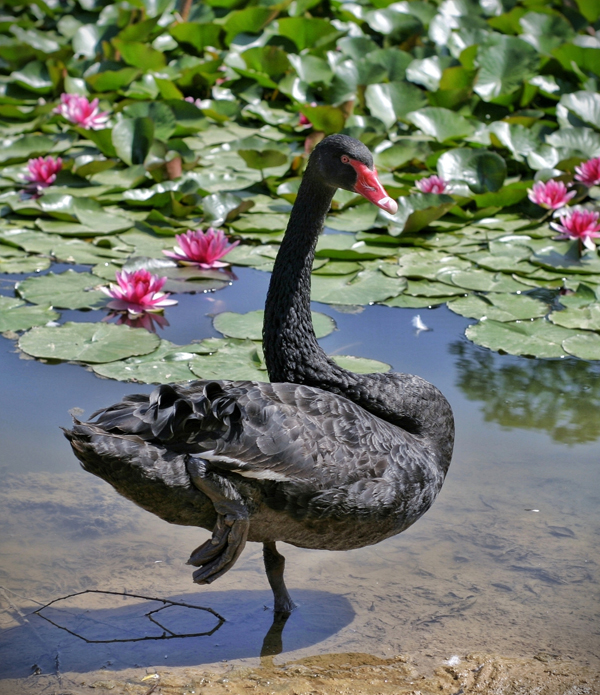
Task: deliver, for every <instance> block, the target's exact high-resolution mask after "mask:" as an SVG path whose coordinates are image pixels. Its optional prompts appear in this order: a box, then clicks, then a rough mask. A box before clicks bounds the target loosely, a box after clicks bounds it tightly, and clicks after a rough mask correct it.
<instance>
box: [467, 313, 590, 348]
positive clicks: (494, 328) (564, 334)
mask: <svg viewBox="0 0 600 695" xmlns="http://www.w3.org/2000/svg"><path fill="white" fill-rule="evenodd" d="M465 335H466V336H467V338H469V340H472V341H473V342H474V343H476V344H477V345H482V346H483V347H487V348H490V349H491V350H495V351H499V350H501V351H502V352H507V353H508V354H509V355H527V356H528V357H545V358H548V357H564V356H565V355H566V352H565V350H563V348H562V342H563V340H566V339H567V338H571V337H573V336H575V335H577V332H576V331H571V330H569V329H567V328H562V327H561V326H556V325H554V324H553V323H550V322H549V321H546V319H542V318H540V319H535V320H534V321H520V322H516V323H501V322H500V321H492V320H487V321H481V322H480V323H476V324H475V325H474V326H469V327H468V328H467V330H466V331H465Z"/></svg>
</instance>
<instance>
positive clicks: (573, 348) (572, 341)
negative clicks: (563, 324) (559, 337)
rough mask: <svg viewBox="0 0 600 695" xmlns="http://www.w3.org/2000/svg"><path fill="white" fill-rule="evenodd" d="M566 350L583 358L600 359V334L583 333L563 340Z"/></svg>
mask: <svg viewBox="0 0 600 695" xmlns="http://www.w3.org/2000/svg"><path fill="white" fill-rule="evenodd" d="M562 346H563V348H564V350H565V352H567V353H569V355H573V356H574V357H579V358H580V359H582V360H600V335H598V334H597V333H582V334H580V335H575V336H573V337H571V338H567V339H566V340H563V343H562Z"/></svg>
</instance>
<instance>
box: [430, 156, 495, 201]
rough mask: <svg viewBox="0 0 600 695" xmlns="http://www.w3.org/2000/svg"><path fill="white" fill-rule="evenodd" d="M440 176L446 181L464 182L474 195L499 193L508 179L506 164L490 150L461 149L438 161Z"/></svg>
mask: <svg viewBox="0 0 600 695" xmlns="http://www.w3.org/2000/svg"><path fill="white" fill-rule="evenodd" d="M437 170H438V174H439V175H440V176H441V178H443V179H444V180H446V181H464V182H465V183H466V184H467V185H468V186H469V188H470V189H471V190H472V191H473V192H474V193H485V192H486V191H494V192H495V191H498V190H500V188H501V187H502V184H503V183H504V179H505V178H506V162H505V161H504V159H502V157H501V156H500V155H499V154H496V153H495V152H489V151H488V150H483V149H481V150H471V149H467V148H459V149H456V150H450V151H448V152H444V154H443V155H442V156H441V157H440V158H439V159H438V163H437Z"/></svg>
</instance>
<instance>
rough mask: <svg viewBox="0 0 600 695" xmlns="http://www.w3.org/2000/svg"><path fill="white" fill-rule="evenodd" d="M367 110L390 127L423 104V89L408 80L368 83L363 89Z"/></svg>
mask: <svg viewBox="0 0 600 695" xmlns="http://www.w3.org/2000/svg"><path fill="white" fill-rule="evenodd" d="M365 99H366V102H367V106H368V107H369V111H370V112H371V115H372V116H375V117H376V118H378V119H379V120H380V121H382V122H383V123H384V124H385V126H386V128H391V127H392V126H393V125H394V124H395V123H396V122H397V121H398V120H405V119H406V117H407V114H409V113H410V112H411V111H416V110H417V109H420V108H421V107H422V106H425V103H426V97H425V95H424V93H423V90H421V89H419V87H417V86H416V85H414V84H409V83H408V82H387V83H384V84H370V85H368V87H367V88H366V90H365Z"/></svg>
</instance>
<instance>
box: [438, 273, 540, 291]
mask: <svg viewBox="0 0 600 695" xmlns="http://www.w3.org/2000/svg"><path fill="white" fill-rule="evenodd" d="M440 279H441V280H443V281H444V282H451V283H452V284H453V285H456V286H457V287H462V288H464V289H465V290H476V291H478V292H520V291H524V290H525V289H526V288H527V285H524V284H523V283H522V282H519V281H518V280H516V279H515V278H513V277H511V276H510V275H506V274H505V273H492V272H489V271H487V270H482V269H478V268H472V269H471V270H457V271H456V272H451V273H448V274H447V275H444V276H443V277H442V278H440Z"/></svg>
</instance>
